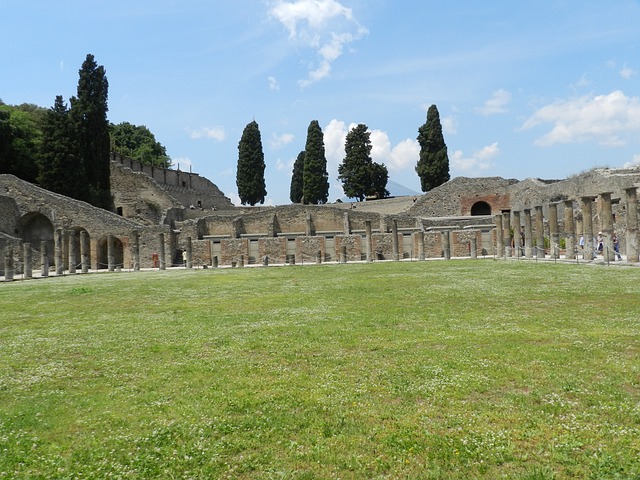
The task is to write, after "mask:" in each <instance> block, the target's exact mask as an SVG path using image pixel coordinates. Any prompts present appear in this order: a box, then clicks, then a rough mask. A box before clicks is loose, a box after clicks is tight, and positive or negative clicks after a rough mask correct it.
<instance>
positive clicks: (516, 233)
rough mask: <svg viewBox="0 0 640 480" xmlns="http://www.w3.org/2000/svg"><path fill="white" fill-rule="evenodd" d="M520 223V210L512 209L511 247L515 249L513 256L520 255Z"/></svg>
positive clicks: (521, 240)
mask: <svg viewBox="0 0 640 480" xmlns="http://www.w3.org/2000/svg"><path fill="white" fill-rule="evenodd" d="M522 234H523V232H522V225H521V222H520V212H519V211H517V210H514V211H513V248H514V250H515V253H514V256H515V257H516V258H520V257H522V254H523V251H522V242H523V240H524V239H523V238H522Z"/></svg>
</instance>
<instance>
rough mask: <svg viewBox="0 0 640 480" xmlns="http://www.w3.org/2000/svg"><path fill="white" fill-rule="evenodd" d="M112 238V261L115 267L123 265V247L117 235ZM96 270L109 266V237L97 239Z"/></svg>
mask: <svg viewBox="0 0 640 480" xmlns="http://www.w3.org/2000/svg"><path fill="white" fill-rule="evenodd" d="M111 238H113V262H114V267H115V268H122V267H123V266H124V247H123V246H122V241H121V240H120V239H119V238H118V237H113V236H112V237H111ZM97 266H98V270H103V269H106V268H109V237H102V238H101V239H100V240H99V241H98V265H97Z"/></svg>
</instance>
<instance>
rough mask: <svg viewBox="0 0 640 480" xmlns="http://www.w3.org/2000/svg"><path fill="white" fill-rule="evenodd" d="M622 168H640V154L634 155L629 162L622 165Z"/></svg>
mask: <svg viewBox="0 0 640 480" xmlns="http://www.w3.org/2000/svg"><path fill="white" fill-rule="evenodd" d="M623 167H624V168H632V167H640V154H637V155H634V156H633V158H632V159H631V161H630V162H627V163H625V164H624V165H623Z"/></svg>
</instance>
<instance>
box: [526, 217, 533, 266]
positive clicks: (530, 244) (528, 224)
mask: <svg viewBox="0 0 640 480" xmlns="http://www.w3.org/2000/svg"><path fill="white" fill-rule="evenodd" d="M531 236H532V228H531V209H530V208H525V209H524V256H525V257H527V258H531V257H532V256H533V248H532V247H533V241H532V239H531Z"/></svg>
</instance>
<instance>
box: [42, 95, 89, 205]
mask: <svg viewBox="0 0 640 480" xmlns="http://www.w3.org/2000/svg"><path fill="white" fill-rule="evenodd" d="M75 140H76V134H75V129H74V125H73V123H72V122H71V119H70V118H69V110H68V109H67V106H66V104H65V102H64V100H63V99H62V96H61V95H58V96H57V97H56V100H55V103H54V105H53V107H52V108H51V109H50V110H49V111H47V115H46V116H45V118H44V121H43V124H42V155H41V157H40V173H39V175H38V183H39V184H40V186H41V187H42V188H46V189H47V190H51V191H53V192H57V193H60V194H62V195H66V196H68V197H72V198H83V197H86V196H87V191H86V187H87V177H86V172H85V170H84V168H82V164H79V162H78V158H77V152H78V148H77V145H76V142H75Z"/></svg>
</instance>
